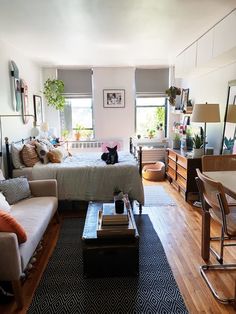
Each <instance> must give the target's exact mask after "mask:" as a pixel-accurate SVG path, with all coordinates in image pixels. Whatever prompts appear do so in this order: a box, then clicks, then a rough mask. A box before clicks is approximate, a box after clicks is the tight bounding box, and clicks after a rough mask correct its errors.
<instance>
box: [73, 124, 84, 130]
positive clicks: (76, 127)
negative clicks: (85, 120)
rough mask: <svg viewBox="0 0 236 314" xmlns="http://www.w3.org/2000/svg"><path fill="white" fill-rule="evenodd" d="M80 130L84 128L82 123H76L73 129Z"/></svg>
mask: <svg viewBox="0 0 236 314" xmlns="http://www.w3.org/2000/svg"><path fill="white" fill-rule="evenodd" d="M81 130H84V126H83V125H82V124H79V123H76V125H75V131H81Z"/></svg>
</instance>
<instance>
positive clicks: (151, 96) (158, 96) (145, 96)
mask: <svg viewBox="0 0 236 314" xmlns="http://www.w3.org/2000/svg"><path fill="white" fill-rule="evenodd" d="M137 98H164V99H165V100H164V105H163V106H137ZM167 100H168V99H167V97H166V95H165V94H157V93H146V94H144V93H136V98H135V133H137V108H153V107H155V108H156V107H164V108H165V127H164V131H165V137H167V121H168V119H167V117H168V102H167Z"/></svg>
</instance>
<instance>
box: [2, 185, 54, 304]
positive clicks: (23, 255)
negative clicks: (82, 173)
mask: <svg viewBox="0 0 236 314" xmlns="http://www.w3.org/2000/svg"><path fill="white" fill-rule="evenodd" d="M29 187H30V191H31V197H30V198H25V199H23V200H20V201H19V202H17V203H15V204H13V205H12V206H11V211H10V214H11V215H12V217H14V218H15V220H16V221H17V222H18V223H19V224H20V225H21V226H22V227H23V228H24V230H25V232H26V235H27V240H26V241H25V242H24V243H21V244H19V243H18V238H17V236H16V234H15V233H12V232H0V252H1V258H0V281H11V283H12V287H13V292H14V296H15V300H16V302H17V305H18V308H21V307H22V306H23V298H22V294H21V277H22V275H23V274H24V271H25V270H26V268H27V265H28V263H29V262H30V260H31V258H32V256H33V254H34V253H35V250H36V248H37V246H38V244H39V242H40V240H41V239H42V237H43V234H44V232H45V231H46V229H47V227H48V225H49V222H50V221H51V219H52V218H53V216H54V215H55V214H56V215H57V219H59V218H58V217H59V216H58V212H57V208H58V198H57V182H56V180H36V181H29ZM58 221H59V220H58Z"/></svg>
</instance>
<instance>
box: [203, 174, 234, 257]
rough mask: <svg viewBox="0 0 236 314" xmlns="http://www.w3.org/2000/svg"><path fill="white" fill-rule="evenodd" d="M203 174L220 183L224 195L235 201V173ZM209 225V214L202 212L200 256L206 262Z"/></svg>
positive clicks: (208, 247)
mask: <svg viewBox="0 0 236 314" xmlns="http://www.w3.org/2000/svg"><path fill="white" fill-rule="evenodd" d="M203 174H204V175H206V176H208V177H209V178H210V179H212V180H214V181H217V182H220V183H221V184H222V185H223V187H224V189H225V192H226V194H228V195H230V196H231V197H233V198H235V199H236V171H206V172H203ZM210 223H211V216H210V213H209V212H206V211H203V213H202V245H201V255H202V258H203V259H204V260H206V261H207V260H209V255H210V252H209V249H210Z"/></svg>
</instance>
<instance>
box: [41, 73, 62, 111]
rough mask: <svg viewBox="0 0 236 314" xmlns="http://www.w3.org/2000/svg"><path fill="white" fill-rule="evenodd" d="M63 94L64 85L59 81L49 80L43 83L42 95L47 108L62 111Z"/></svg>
mask: <svg viewBox="0 0 236 314" xmlns="http://www.w3.org/2000/svg"><path fill="white" fill-rule="evenodd" d="M63 92H64V83H63V81H61V80H56V79H53V80H51V79H50V78H49V79H47V81H46V82H45V83H44V90H43V94H44V96H45V98H46V100H47V103H48V105H49V106H52V107H54V108H55V109H57V110H61V111H62V110H63V109H64V107H65V97H64V96H63V95H62V93H63Z"/></svg>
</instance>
